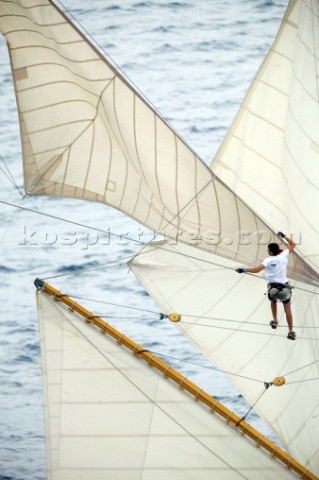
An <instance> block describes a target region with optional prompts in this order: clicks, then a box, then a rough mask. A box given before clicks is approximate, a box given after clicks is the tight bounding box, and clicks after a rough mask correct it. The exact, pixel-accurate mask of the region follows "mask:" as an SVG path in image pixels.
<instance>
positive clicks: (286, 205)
mask: <svg viewBox="0 0 319 480" xmlns="http://www.w3.org/2000/svg"><path fill="white" fill-rule="evenodd" d="M318 58H319V4H318V1H317V0H292V1H290V3H289V5H288V9H287V12H286V15H285V17H284V19H283V22H282V25H281V27H280V30H279V32H278V34H277V36H276V39H275V41H274V43H273V45H272V47H271V49H270V51H269V53H268V55H267V56H266V58H265V60H264V62H263V64H262V66H261V68H260V69H259V71H258V73H257V75H256V78H255V79H254V81H253V83H252V85H251V87H250V89H249V91H248V93H247V96H246V98H245V99H244V101H243V103H242V105H241V107H240V110H239V112H238V114H237V116H236V118H235V121H234V123H233V125H232V126H231V128H230V130H229V132H228V134H227V135H226V137H225V139H224V141H223V143H222V145H221V147H220V149H219V151H218V152H217V155H216V157H215V158H214V159H213V162H212V169H213V170H214V172H215V173H216V174H217V175H218V176H219V177H220V178H221V179H222V180H223V181H224V182H225V183H226V184H227V185H228V186H229V187H230V188H231V189H232V190H233V191H234V192H235V193H237V194H238V195H239V196H240V197H241V198H242V199H243V200H244V201H245V202H247V203H248V204H249V205H253V206H254V210H255V211H256V212H257V213H258V214H260V215H261V217H262V218H263V219H265V220H266V221H267V222H268V223H269V224H270V225H281V228H282V229H283V230H284V231H286V232H287V233H295V234H296V238H300V240H301V245H300V251H301V252H302V253H303V254H304V255H305V256H307V257H308V260H309V262H311V263H312V264H313V265H314V266H316V268H317V269H318V268H319V221H318V203H319V136H318V132H319V77H318V70H319V64H318Z"/></svg>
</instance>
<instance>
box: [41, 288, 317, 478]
mask: <svg viewBox="0 0 319 480" xmlns="http://www.w3.org/2000/svg"><path fill="white" fill-rule="evenodd" d="M38 313H39V326H40V336H41V351H42V364H43V371H44V391H45V412H46V429H45V432H46V447H47V460H48V462H47V466H48V480H62V479H63V480H64V479H66V478H67V479H68V480H73V479H74V480H75V479H76V480H82V479H83V480H84V479H87V478H90V480H102V479H103V480H105V479H112V480H113V479H115V478H116V479H118V480H122V479H123V480H135V479H136V480H137V479H141V478H143V479H145V480H154V479H158V480H175V479H176V480H177V479H180V480H182V479H185V480H186V479H189V478H191V479H193V480H195V479H198V480H205V479H207V480H208V479H211V478H212V477H214V478H215V477H216V478H218V479H223V480H227V479H229V480H235V479H238V480H239V479H249V480H255V479H256V478H263V479H265V480H267V479H269V480H272V479H274V478H280V479H282V480H285V479H290V478H295V475H296V474H295V473H294V472H292V471H289V470H287V469H286V468H285V466H284V465H283V464H282V463H281V462H279V461H278V460H275V459H274V458H273V457H272V456H271V455H270V454H269V453H266V452H265V451H263V449H260V448H256V446H255V445H254V444H253V443H252V442H251V441H249V439H248V438H246V437H245V436H242V435H241V434H240V432H238V431H237V430H236V429H235V428H233V427H231V426H230V425H229V424H227V422H225V420H224V419H222V418H221V417H218V415H211V414H210V413H209V409H208V408H205V407H204V406H202V405H200V404H199V403H198V402H195V401H194V399H193V398H191V397H190V396H189V395H188V394H187V393H186V392H185V391H181V390H180V389H179V388H178V386H177V385H174V384H173V383H172V382H171V381H170V380H167V379H165V377H163V376H162V375H161V374H159V372H157V371H156V370H155V368H150V367H149V366H148V365H147V363H143V362H142V360H141V359H140V358H136V357H134V356H132V354H130V353H129V352H128V351H125V348H124V347H120V346H119V345H117V344H116V342H115V341H114V340H113V339H110V338H108V337H106V336H105V335H101V334H100V333H99V331H98V329H96V327H94V326H92V325H89V324H87V323H86V322H85V320H84V319H83V318H82V319H80V317H79V316H78V315H77V314H76V313H75V312H70V311H69V310H68V309H67V308H66V307H65V306H62V305H61V304H60V303H59V302H56V301H55V300H54V299H52V297H51V298H50V297H48V296H47V295H46V294H45V293H42V292H40V294H39V301H38ZM274 447H275V446H274ZM305 474H306V476H305V477H304V478H308V479H309V478H313V477H312V476H309V477H308V476H307V472H305Z"/></svg>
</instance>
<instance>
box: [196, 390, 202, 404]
mask: <svg viewBox="0 0 319 480" xmlns="http://www.w3.org/2000/svg"><path fill="white" fill-rule="evenodd" d="M202 390H203V389H202V388H200V389H199V390H198V392H197V393H196V395H195V400H196V402H198V400H199V398H198V395H199V393H200V392H202Z"/></svg>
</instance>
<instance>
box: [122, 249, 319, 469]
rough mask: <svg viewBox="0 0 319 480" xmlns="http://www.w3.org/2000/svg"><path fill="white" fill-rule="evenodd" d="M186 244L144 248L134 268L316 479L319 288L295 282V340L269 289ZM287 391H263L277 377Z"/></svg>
mask: <svg viewBox="0 0 319 480" xmlns="http://www.w3.org/2000/svg"><path fill="white" fill-rule="evenodd" d="M194 251H195V249H194V248H192V247H189V246H187V245H181V244H179V245H169V243H161V242H159V243H158V244H157V245H155V244H153V245H150V246H148V247H145V248H144V249H143V250H142V255H139V256H137V257H135V258H134V259H133V261H132V262H130V266H131V268H132V270H133V272H134V273H135V275H136V276H137V277H138V279H139V280H140V281H141V283H142V284H143V286H144V287H145V289H146V290H147V291H148V292H149V293H150V295H151V296H152V298H153V299H154V300H155V301H156V303H157V304H158V305H160V307H161V308H162V311H163V312H164V313H167V314H168V313H172V312H176V313H178V314H180V315H181V316H182V320H181V321H180V322H179V323H176V325H177V326H178V328H179V329H180V330H181V331H182V332H183V333H184V334H185V335H186V336H187V337H188V338H189V339H190V340H191V341H192V342H193V343H194V344H195V345H196V346H197V347H198V348H199V349H200V350H201V351H202V352H203V353H204V354H205V355H206V356H207V357H208V358H209V359H210V360H211V361H212V362H213V363H214V364H216V365H218V366H219V368H220V369H221V370H222V371H225V372H226V373H229V374H230V375H229V379H230V380H231V381H232V382H233V383H234V384H235V385H236V386H237V387H238V388H239V390H240V391H241V392H242V394H243V395H244V397H245V398H246V399H247V400H248V402H249V403H250V404H251V405H253V404H255V403H256V405H255V409H256V411H257V412H258V413H259V414H260V416H261V417H262V418H263V420H264V421H265V422H266V423H267V424H268V425H269V426H270V428H271V429H272V430H273V431H275V432H276V434H277V436H278V437H279V438H280V439H281V441H282V443H283V445H284V446H285V447H286V449H287V451H288V452H289V454H290V455H292V456H294V457H295V458H296V459H297V460H298V461H299V462H301V463H302V464H304V465H306V466H307V467H308V468H309V469H310V471H313V472H314V473H315V474H317V475H319V444H318V431H319V389H318V378H319V363H318V338H319V320H318V319H319V289H318V288H315V287H312V286H310V285H306V284H304V283H300V282H294V286H295V288H294V289H293V303H292V310H293V315H294V329H295V331H296V332H297V340H296V341H295V342H292V341H290V340H287V333H288V327H287V322H286V318H285V315H284V313H283V309H282V307H281V305H280V306H279V307H280V308H278V311H279V314H280V326H279V328H278V329H277V330H275V331H274V330H272V329H271V328H270V325H269V321H270V320H271V318H272V317H271V312H270V307H269V301H268V298H267V295H266V290H267V287H266V282H265V281H264V279H263V278H261V277H260V278H258V277H256V276H252V275H238V274H237V273H236V272H235V267H236V263H235V262H233V261H231V260H229V261H226V260H223V261H221V258H220V257H218V256H216V255H212V254H208V253H206V252H202V253H201V255H200V257H201V259H199V258H198V255H197V258H194ZM278 376H280V377H281V376H284V377H285V380H286V384H285V385H283V386H281V387H277V386H274V385H273V386H270V387H269V388H268V389H266V388H265V385H264V383H272V382H273V380H274V378H275V377H278Z"/></svg>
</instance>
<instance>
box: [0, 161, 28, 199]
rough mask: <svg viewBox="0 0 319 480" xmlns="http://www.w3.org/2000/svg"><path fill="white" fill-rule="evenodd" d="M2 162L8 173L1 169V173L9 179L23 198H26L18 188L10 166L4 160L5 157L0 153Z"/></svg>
mask: <svg viewBox="0 0 319 480" xmlns="http://www.w3.org/2000/svg"><path fill="white" fill-rule="evenodd" d="M0 160H2V162H3V164H4V166H5V168H6V170H7V172H5V171H4V170H3V169H2V168H1V167H0V170H1V172H2V173H3V174H4V175H5V176H6V177H7V179H8V180H9V182H10V183H11V185H13V186H14V187H15V188H16V189H17V190H18V192H19V194H20V195H21V197H24V195H23V193H22V192H21V190H20V188H19V187H18V185H17V183H16V181H15V180H14V177H13V175H12V173H11V172H10V170H9V167H8V165H7V164H6V162H5V160H4V158H3V156H2V155H1V153H0Z"/></svg>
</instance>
